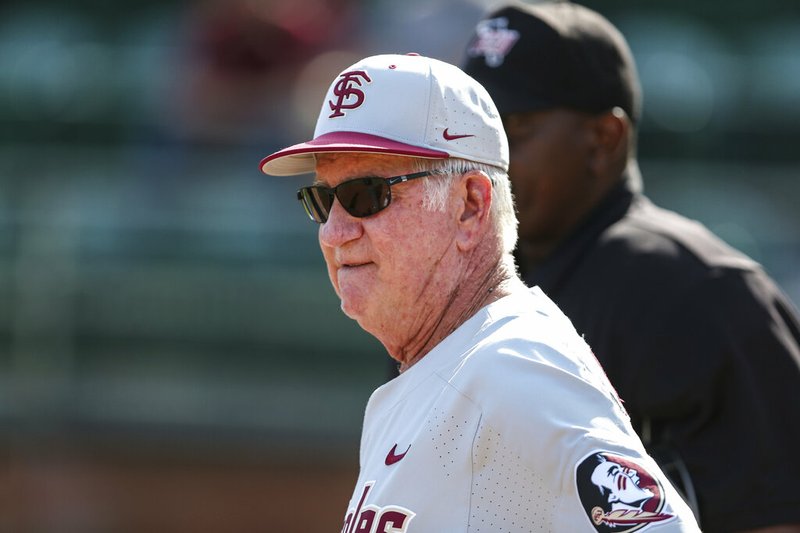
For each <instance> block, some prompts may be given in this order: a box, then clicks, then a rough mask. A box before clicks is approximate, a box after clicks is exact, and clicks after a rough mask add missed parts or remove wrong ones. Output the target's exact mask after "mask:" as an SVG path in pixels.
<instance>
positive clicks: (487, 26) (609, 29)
mask: <svg viewBox="0 0 800 533" xmlns="http://www.w3.org/2000/svg"><path fill="white" fill-rule="evenodd" d="M466 55H467V58H466V62H465V63H464V66H463V70H465V71H466V72H467V74H469V75H470V76H472V77H473V78H475V79H476V80H478V82H480V83H481V84H482V85H483V86H484V87H485V88H486V89H487V90H488V91H489V94H490V95H491V96H492V99H493V100H494V102H495V104H497V107H498V109H499V111H500V113H501V114H508V113H519V112H526V111H537V110H543V109H550V108H554V107H566V108H570V109H576V110H579V111H587V112H591V113H600V112H603V111H608V110H610V109H612V108H614V107H620V108H622V109H623V110H624V111H625V112H626V113H627V114H628V116H629V117H630V118H631V119H632V120H633V121H637V120H638V119H639V115H640V111H641V89H640V86H639V78H638V75H637V72H636V65H635V63H634V61H633V55H632V54H631V51H630V48H629V47H628V44H627V42H626V41H625V38H624V37H623V36H622V34H621V33H620V32H619V30H617V29H616V28H615V27H614V26H613V25H612V24H611V23H610V22H609V21H608V20H607V19H605V18H604V17H603V16H601V15H600V14H598V13H596V12H595V11H592V10H591V9H589V8H586V7H584V6H581V5H578V4H573V3H571V2H547V3H537V4H521V3H518V4H512V5H508V6H506V7H502V8H500V9H498V10H496V11H493V12H492V13H490V14H488V15H486V16H485V17H484V18H483V19H482V20H481V21H480V22H479V23H478V25H477V27H476V29H475V34H474V35H473V37H472V39H471V40H470V43H469V45H468V46H467V54H466Z"/></svg>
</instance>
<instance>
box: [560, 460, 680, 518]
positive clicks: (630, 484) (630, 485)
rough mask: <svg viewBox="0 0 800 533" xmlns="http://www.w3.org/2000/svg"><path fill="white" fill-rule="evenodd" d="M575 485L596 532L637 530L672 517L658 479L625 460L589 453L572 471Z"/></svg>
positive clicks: (635, 463)
mask: <svg viewBox="0 0 800 533" xmlns="http://www.w3.org/2000/svg"><path fill="white" fill-rule="evenodd" d="M575 482H576V483H577V486H578V495H579V496H580V499H581V504H582V505H583V509H584V511H586V515H587V516H588V517H589V520H590V521H591V522H592V525H593V526H594V528H595V530H596V531H598V532H599V533H610V532H614V533H625V532H628V531H638V530H640V529H643V528H646V527H647V526H648V525H650V524H654V523H659V522H664V521H666V520H670V519H671V518H673V517H674V515H673V514H672V513H671V512H669V511H671V509H670V508H669V506H668V505H667V502H666V499H665V496H664V488H663V487H662V485H661V483H660V482H659V480H658V478H657V477H656V476H654V475H652V474H651V473H650V472H648V471H647V470H645V469H644V468H643V467H642V466H641V465H639V464H638V463H637V462H635V461H634V460H633V459H631V458H629V457H625V456H622V455H617V454H614V453H611V452H605V451H596V452H592V453H590V454H589V455H587V456H586V457H585V458H584V459H583V460H582V461H581V462H580V463H579V464H578V467H577V468H576V469H575Z"/></svg>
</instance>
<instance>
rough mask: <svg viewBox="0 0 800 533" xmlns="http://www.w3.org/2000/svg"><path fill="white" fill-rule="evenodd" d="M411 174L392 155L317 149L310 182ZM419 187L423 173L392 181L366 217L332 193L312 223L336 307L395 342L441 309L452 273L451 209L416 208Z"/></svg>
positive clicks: (328, 183)
mask: <svg viewBox="0 0 800 533" xmlns="http://www.w3.org/2000/svg"><path fill="white" fill-rule="evenodd" d="M411 172H414V170H413V169H412V167H411V162H410V160H409V159H408V158H404V157H397V156H384V155H370V154H347V153H342V154H326V155H321V156H319V157H318V161H317V182H318V183H320V184H322V185H325V186H328V187H334V186H336V185H338V184H340V183H342V182H344V181H347V180H350V179H353V178H359V177H365V176H379V177H390V176H397V175H402V174H408V173H411ZM432 179H436V178H432ZM423 191H424V184H423V180H422V179H419V180H413V181H409V182H405V183H400V184H397V185H394V186H392V189H391V195H392V201H391V204H390V205H389V206H388V207H387V208H386V209H384V210H382V211H380V212H379V213H377V214H375V215H372V216H369V217H366V218H356V217H354V216H352V215H350V214H348V213H347V212H346V211H345V210H344V209H343V208H342V206H341V204H340V203H339V200H338V199H337V200H336V201H334V204H333V207H332V209H331V212H330V215H329V217H328V221H327V222H325V223H324V224H321V225H320V228H319V243H320V248H321V249H322V254H323V256H324V258H325V263H326V265H327V268H328V275H329V276H330V280H331V283H332V284H333V288H334V290H335V291H336V294H337V295H338V296H339V298H340V299H341V307H342V310H343V311H344V313H345V314H346V315H347V316H349V317H350V318H353V319H355V320H357V321H358V323H359V324H360V325H361V327H362V328H363V329H365V330H366V331H368V332H370V333H372V334H373V335H375V336H376V337H378V339H379V340H381V341H382V342H383V341H384V340H385V339H387V338H391V339H392V341H391V342H392V343H402V339H398V337H399V336H402V335H408V334H409V333H408V332H409V331H412V330H413V329H414V327H415V325H416V324H417V323H418V322H419V321H421V320H424V319H425V317H426V316H430V315H431V314H435V313H436V312H438V311H439V308H443V307H444V305H445V303H444V301H443V299H444V298H446V295H447V294H448V292H449V291H450V290H452V288H451V287H450V284H452V283H453V281H452V279H453V278H454V277H456V276H453V275H452V272H451V273H449V274H448V269H451V268H454V263H453V260H454V259H453V248H454V244H453V238H454V234H455V228H456V224H455V222H456V219H455V217H454V216H453V214H452V212H450V210H447V211H446V212H432V211H428V210H426V209H425V208H423ZM448 212H450V214H448ZM384 344H387V343H386V342H384Z"/></svg>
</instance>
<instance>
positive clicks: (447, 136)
mask: <svg viewBox="0 0 800 533" xmlns="http://www.w3.org/2000/svg"><path fill="white" fill-rule="evenodd" d="M442 137H444V140H445V141H454V140H456V139H463V138H464V137H475V136H474V135H472V134H467V135H454V134H452V133H450V128H445V129H444V131H443V132H442Z"/></svg>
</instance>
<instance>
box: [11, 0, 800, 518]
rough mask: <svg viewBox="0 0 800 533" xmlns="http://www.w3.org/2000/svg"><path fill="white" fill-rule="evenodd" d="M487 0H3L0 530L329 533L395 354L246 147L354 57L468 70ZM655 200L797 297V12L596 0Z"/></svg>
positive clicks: (283, 135) (312, 109)
mask: <svg viewBox="0 0 800 533" xmlns="http://www.w3.org/2000/svg"><path fill="white" fill-rule="evenodd" d="M497 4H498V2H495V1H488V0H472V1H470V0H404V1H402V2H400V1H394V0H217V1H211V0H209V1H177V0H158V1H155V0H137V1H135V2H134V1H131V0H117V1H115V2H102V1H99V0H96V1H92V0H71V1H70V2H63V1H61V0H50V1H46V0H26V1H25V2H9V1H5V2H0V532H2V533H5V532H9V533H11V532H13V533H28V532H30V533H51V532H54V533H61V532H77V533H92V532H98V533H99V532H103V533H116V532H134V531H135V532H141V531H147V532H157V533H160V532H165V533H166V532H170V533H172V532H175V533H183V532H186V533H190V532H191V533H195V532H198V533H200V532H203V533H205V532H227V531H238V532H256V531H258V532H289V533H291V532H329V531H338V530H339V529H340V528H341V523H342V518H343V516H344V512H345V509H346V506H347V501H348V499H349V496H350V493H351V490H352V487H353V484H354V482H355V478H356V473H357V460H358V459H357V452H358V437H359V431H360V423H361V417H362V413H363V408H364V405H365V404H366V401H367V399H368V396H369V394H370V392H371V391H372V390H373V389H374V388H375V387H376V386H378V385H379V384H381V383H382V382H383V381H384V379H385V377H386V375H387V362H386V357H385V355H384V352H383V349H382V347H381V346H380V345H379V344H378V343H377V342H376V341H375V340H374V339H372V338H371V337H369V336H368V335H367V334H366V333H363V332H362V331H361V330H360V329H359V328H358V326H357V325H356V324H355V323H354V322H351V321H350V320H348V319H347V318H345V317H344V316H343V315H342V314H341V313H340V312H339V309H338V301H337V299H336V297H335V295H334V294H333V291H332V289H331V288H330V285H329V283H328V280H327V275H326V273H325V271H324V268H323V264H322V260H321V257H320V254H319V251H318V248H317V244H316V225H315V224H313V223H311V222H310V221H308V220H307V219H306V218H305V214H304V213H303V211H302V209H301V207H300V206H299V205H298V204H297V202H296V201H295V197H294V191H295V189H296V188H297V187H299V186H300V185H301V184H304V183H305V182H306V181H307V179H308V177H307V176H306V177H300V178H281V179H277V178H271V179H270V178H266V177H264V176H262V175H261V174H260V172H259V169H258V163H259V161H260V159H261V158H262V157H263V156H265V155H267V154H269V153H271V152H272V151H274V150H276V149H279V148H282V147H283V146H286V145H288V144H292V143H294V142H298V141H301V140H305V139H306V138H307V137H308V136H310V135H311V134H312V132H313V128H314V122H315V120H316V116H317V113H318V110H319V106H320V105H321V101H322V97H323V96H324V93H325V90H326V89H327V86H328V84H329V83H330V81H331V80H332V79H333V77H334V76H335V75H336V74H337V73H338V72H339V71H340V70H342V69H343V68H344V67H346V66H348V65H350V64H351V63H353V62H355V61H356V60H358V59H360V58H361V57H364V56H367V55H373V54H376V53H384V52H410V51H414V52H418V53H421V54H424V55H429V56H433V57H437V58H439V59H443V60H446V61H450V62H453V63H456V64H458V63H460V61H461V59H462V53H463V50H464V47H465V45H466V42H467V40H468V38H469V35H470V32H471V31H472V28H473V26H474V24H475V22H476V21H477V20H478V18H479V17H480V15H481V14H482V13H483V12H484V11H485V10H486V9H488V8H490V7H493V6H495V5H497ZM585 4H586V5H588V6H589V7H592V8H594V9H597V10H598V11H600V12H601V13H603V14H605V15H606V16H607V17H608V18H609V19H611V20H612V22H614V23H615V24H617V25H618V26H619V27H620V29H621V30H622V31H623V33H625V34H626V36H627V37H628V39H629V41H630V44H631V47H632V49H633V52H634V56H635V57H636V61H637V64H638V66H639V70H640V74H641V77H642V83H643V88H644V119H643V122H642V126H641V136H640V154H641V166H642V170H643V174H644V178H645V189H646V191H647V192H648V193H649V195H650V196H651V197H652V198H653V199H654V200H655V201H656V202H657V203H660V204H662V205H664V206H666V207H670V208H673V209H675V210H677V211H679V212H681V213H684V214H686V215H689V216H691V217H693V218H696V219H699V220H701V221H703V222H704V223H706V224H707V225H708V226H709V227H710V228H711V229H712V230H714V231H715V232H717V233H718V234H719V235H720V236H722V237H723V238H724V239H725V240H726V241H728V242H729V243H731V244H733V245H734V246H736V247H739V248H741V249H742V250H744V251H745V252H747V253H748V254H749V255H751V256H752V257H753V258H755V259H756V260H758V261H760V262H761V263H762V264H763V265H764V267H765V268H766V270H767V271H768V272H769V273H770V274H772V275H773V277H775V279H776V280H777V281H778V282H779V283H780V284H781V285H782V287H783V288H784V289H785V291H786V292H787V294H788V295H789V296H790V297H791V298H792V299H793V301H794V302H795V303H797V302H799V301H800V269H798V267H797V265H798V263H800V209H799V208H798V203H800V180H798V177H799V176H798V173H799V172H800V148H798V146H800V6H798V5H797V2H796V1H795V0H762V1H761V2H751V1H744V0H728V1H726V2H705V3H701V2H696V1H694V0H649V1H648V2H636V3H635V2H625V1H622V0H617V1H614V0H607V1H599V0H598V1H586V2H585Z"/></svg>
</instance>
